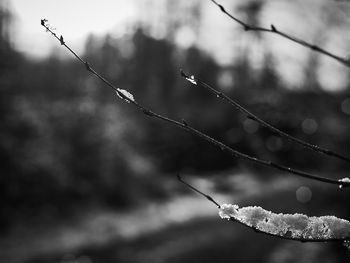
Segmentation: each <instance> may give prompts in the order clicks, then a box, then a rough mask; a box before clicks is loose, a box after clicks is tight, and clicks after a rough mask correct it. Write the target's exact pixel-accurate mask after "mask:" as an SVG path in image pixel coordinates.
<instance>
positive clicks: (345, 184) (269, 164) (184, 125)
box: [41, 19, 350, 187]
mask: <svg viewBox="0 0 350 263" xmlns="http://www.w3.org/2000/svg"><path fill="white" fill-rule="evenodd" d="M41 25H42V26H43V27H45V29H46V30H47V31H48V32H50V33H51V34H52V35H53V36H54V37H55V38H56V39H57V40H58V41H59V42H60V43H61V45H62V46H64V47H66V48H67V49H68V50H69V51H70V52H71V53H72V54H73V55H74V56H75V57H76V58H77V59H78V60H79V61H80V62H81V63H82V64H83V65H84V67H85V68H86V70H88V71H89V72H91V73H92V74H94V75H95V76H96V77H98V78H99V79H100V80H101V81H102V82H104V83H105V84H107V85H108V86H109V87H110V88H112V89H113V90H114V91H115V92H117V94H118V95H119V96H120V97H121V98H122V99H123V100H125V101H126V102H128V103H130V104H132V105H134V106H135V107H136V108H137V109H138V110H140V111H141V112H143V113H144V114H145V115H147V116H149V117H153V118H156V119H159V120H162V121H165V122H168V123H170V124H172V125H174V126H177V127H180V128H182V129H184V130H187V131H188V132H190V133H192V134H193V135H195V136H197V137H200V138H202V139H204V140H206V141H207V142H209V143H211V144H213V145H215V146H217V147H219V148H220V149H221V150H222V151H224V152H227V153H229V154H231V155H232V156H235V157H237V158H241V159H244V160H248V161H251V162H254V163H257V164H260V165H263V166H267V167H273V168H275V169H277V170H280V171H285V172H288V173H290V174H294V175H298V176H301V177H305V178H309V179H312V180H316V181H320V182H324V183H329V184H334V185H338V186H339V187H348V186H350V182H344V181H338V180H334V179H330V178H326V177H321V176H316V175H313V174H310V173H307V172H303V171H299V170H295V169H292V168H289V167H286V166H283V165H279V164H276V163H273V162H271V161H266V160H261V159H258V158H255V157H252V156H249V155H247V154H244V153H241V152H239V151H237V150H234V149H232V148H230V147H229V146H227V145H226V144H224V143H222V142H219V141H217V140H215V139H214V138H212V137H210V136H208V135H207V134H204V133H202V132H201V131H199V130H197V129H195V128H193V127H191V126H190V125H188V123H187V122H186V121H185V120H182V122H179V121H176V120H173V119H170V118H168V117H165V116H163V115H160V114H158V113H155V112H153V111H152V110H150V109H148V108H146V107H144V106H142V105H140V104H139V103H138V102H137V101H136V100H134V99H132V100H131V99H130V98H129V97H128V96H126V95H124V93H123V92H121V91H122V90H121V89H119V88H117V87H115V86H114V85H113V84H111V83H110V82H109V81H107V80H106V79H105V78H104V77H102V76H101V75H100V74H99V73H97V72H96V71H95V70H94V69H93V68H92V66H91V65H90V64H89V63H88V62H87V61H84V60H83V59H82V58H81V57H79V56H78V55H77V54H76V53H75V52H74V51H73V50H72V49H71V48H70V47H68V45H67V44H66V43H65V42H64V40H63V36H61V37H58V36H57V35H56V33H54V32H53V31H52V30H51V28H50V26H49V25H48V24H47V20H45V19H42V20H41Z"/></svg>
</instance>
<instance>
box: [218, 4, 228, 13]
mask: <svg viewBox="0 0 350 263" xmlns="http://www.w3.org/2000/svg"><path fill="white" fill-rule="evenodd" d="M218 7H219V8H220V10H221V12H223V13H226V10H225V8H224V7H223V6H222V5H220V4H218Z"/></svg>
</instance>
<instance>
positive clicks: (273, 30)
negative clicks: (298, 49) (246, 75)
mask: <svg viewBox="0 0 350 263" xmlns="http://www.w3.org/2000/svg"><path fill="white" fill-rule="evenodd" d="M210 1H211V2H212V3H214V4H215V5H216V6H217V7H219V8H220V10H221V12H223V13H224V14H225V15H227V16H228V17H229V18H231V19H232V20H233V21H235V22H236V23H238V24H240V25H241V26H242V27H243V28H244V30H245V31H258V32H266V33H274V34H277V35H280V36H281V37H284V38H286V39H289V40H291V41H293V42H295V43H298V44H299V45H302V46H304V47H306V48H309V49H311V50H313V51H316V52H319V53H321V54H323V55H325V56H328V57H330V58H333V59H335V60H336V61H338V62H339V63H341V64H343V65H344V66H346V67H349V68H350V61H349V60H348V59H346V58H344V57H341V56H338V55H335V54H333V53H331V52H329V51H327V50H325V49H323V48H321V47H319V46H317V45H314V44H311V43H308V42H306V41H305V40H303V39H300V38H297V37H295V36H291V35H289V34H287V33H284V32H282V31H280V30H278V29H277V28H276V26H274V25H273V24H272V25H271V28H264V27H259V26H255V25H249V24H247V23H245V22H243V21H242V20H240V19H238V18H237V17H235V16H233V15H232V14H230V13H229V12H227V11H226V9H225V8H224V7H223V6H222V5H221V4H219V3H218V2H216V1H215V0H210Z"/></svg>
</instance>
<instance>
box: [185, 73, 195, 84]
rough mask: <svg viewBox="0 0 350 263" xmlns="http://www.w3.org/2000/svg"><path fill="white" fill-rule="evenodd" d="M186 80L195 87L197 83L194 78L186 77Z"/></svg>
mask: <svg viewBox="0 0 350 263" xmlns="http://www.w3.org/2000/svg"><path fill="white" fill-rule="evenodd" d="M186 80H188V81H189V82H191V83H192V84H194V85H197V81H196V80H195V79H194V76H193V75H192V76H191V77H186Z"/></svg>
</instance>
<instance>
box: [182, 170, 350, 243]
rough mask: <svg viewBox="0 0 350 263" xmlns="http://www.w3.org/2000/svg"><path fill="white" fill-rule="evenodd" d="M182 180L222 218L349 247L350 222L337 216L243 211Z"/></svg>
mask: <svg viewBox="0 0 350 263" xmlns="http://www.w3.org/2000/svg"><path fill="white" fill-rule="evenodd" d="M178 180H179V181H180V182H181V183H183V184H185V185H186V186H187V187H189V188H190V189H192V190H193V191H195V192H197V193H199V194H200V195H202V196H204V197H205V198H206V199H208V200H209V201H210V202H212V203H213V204H215V206H217V208H218V209H219V216H220V217H221V218H223V219H228V220H231V221H234V222H238V223H240V224H242V225H244V226H246V227H249V228H251V229H253V230H254V231H256V232H259V233H262V234H265V235H269V236H274V237H278V238H283V239H290V240H295V241H301V242H329V241H338V242H344V244H347V243H348V242H349V240H350V222H349V221H348V220H345V219H341V218H337V217H335V216H320V217H315V216H311V217H309V216H307V215H303V214H282V213H280V214H276V213H273V212H271V211H268V210H265V209H263V208H262V207H260V206H247V207H241V208H239V206H238V205H235V204H223V205H219V204H218V203H217V202H216V201H215V200H214V199H213V198H212V197H211V196H209V195H207V194H204V193H203V192H201V191H200V190H198V189H196V188H195V187H193V186H192V185H190V184H189V183H187V182H185V181H184V180H183V179H182V178H181V177H180V176H179V175H178Z"/></svg>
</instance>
